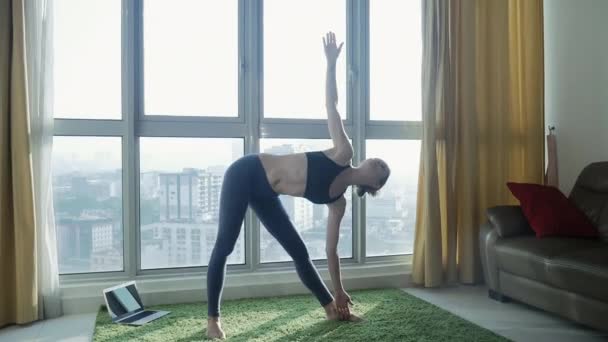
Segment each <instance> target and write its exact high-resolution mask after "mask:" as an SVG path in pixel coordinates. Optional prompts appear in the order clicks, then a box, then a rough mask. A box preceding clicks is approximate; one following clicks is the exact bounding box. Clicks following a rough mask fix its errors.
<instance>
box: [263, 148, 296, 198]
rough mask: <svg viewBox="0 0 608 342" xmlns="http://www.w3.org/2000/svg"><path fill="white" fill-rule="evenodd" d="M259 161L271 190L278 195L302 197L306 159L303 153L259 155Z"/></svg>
mask: <svg viewBox="0 0 608 342" xmlns="http://www.w3.org/2000/svg"><path fill="white" fill-rule="evenodd" d="M259 156H260V161H261V162H262V166H263V167H264V171H265V172H266V179H268V183H270V186H271V187H272V190H274V192H276V193H278V194H282V195H290V196H296V197H302V196H304V191H305V190H306V168H307V166H308V165H307V162H308V161H307V159H306V155H304V153H295V154H288V155H283V156H279V155H272V154H266V153H260V155H259Z"/></svg>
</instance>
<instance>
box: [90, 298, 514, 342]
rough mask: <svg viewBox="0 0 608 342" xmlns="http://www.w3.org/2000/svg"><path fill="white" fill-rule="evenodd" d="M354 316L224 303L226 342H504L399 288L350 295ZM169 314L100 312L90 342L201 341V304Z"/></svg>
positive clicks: (303, 306)
mask: <svg viewBox="0 0 608 342" xmlns="http://www.w3.org/2000/svg"><path fill="white" fill-rule="evenodd" d="M351 297H352V298H353V302H354V303H355V312H357V313H358V314H359V315H361V316H362V317H363V318H364V319H365V321H363V322H359V323H349V322H330V321H326V320H324V312H323V309H322V308H321V307H319V304H318V302H317V301H316V299H315V298H314V297H313V296H312V295H300V296H291V297H275V298H257V299H241V300H233V301H225V302H223V304H222V325H223V327H224V330H225V332H226V336H227V339H226V340H227V341H348V342H355V341H366V342H372V341H381V342H385V341H389V342H390V341H507V340H506V339H505V338H503V337H500V336H498V335H496V334H494V333H492V332H491V331H489V330H486V329H484V328H481V327H479V326H477V325H475V324H473V323H471V322H468V321H466V320H464V319H462V318H460V317H458V316H455V315H453V314H451V313H449V312H447V311H445V310H443V309H440V308H438V307H436V306H434V305H432V304H429V303H427V302H425V301H423V300H421V299H418V298H416V297H414V296H411V295H409V294H407V293H404V292H403V291H401V290H396V289H395V290H365V291H353V292H351ZM152 309H161V310H169V311H171V314H169V315H168V316H165V317H163V318H161V319H159V320H157V321H154V322H152V323H149V324H148V325H145V326H142V327H131V326H126V325H119V324H112V323H111V321H110V317H109V315H108V313H107V312H106V311H104V310H103V309H102V310H101V311H100V312H99V314H98V315H97V322H96V325H95V336H94V341H97V342H102V341H103V342H110V341H111V342H115V341H162V342H169V341H180V342H183V341H201V340H204V339H205V338H204V336H205V333H206V322H207V321H206V316H207V306H206V303H193V304H176V305H159V306H156V307H152Z"/></svg>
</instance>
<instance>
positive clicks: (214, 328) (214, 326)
mask: <svg viewBox="0 0 608 342" xmlns="http://www.w3.org/2000/svg"><path fill="white" fill-rule="evenodd" d="M207 338H209V339H216V338H219V339H220V340H225V339H226V334H225V333H224V330H222V324H221V323H220V319H219V318H208V319H207Z"/></svg>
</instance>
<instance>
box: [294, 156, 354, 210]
mask: <svg viewBox="0 0 608 342" xmlns="http://www.w3.org/2000/svg"><path fill="white" fill-rule="evenodd" d="M305 154H306V159H307V160H308V167H307V170H306V172H307V175H306V190H305V191H304V198H306V199H308V200H309V201H311V202H313V203H317V204H327V203H331V202H335V201H336V200H337V199H338V198H340V197H342V195H343V194H344V192H342V193H341V194H340V195H338V196H336V197H334V198H331V197H329V187H330V186H331V183H332V182H333V181H334V179H336V177H337V176H338V175H339V174H340V173H341V172H342V171H344V170H345V169H347V168H349V167H350V165H346V166H341V165H338V164H337V163H336V162H335V161H333V160H331V159H330V158H329V157H327V155H325V153H323V152H322V151H316V152H306V153H305ZM345 191H346V190H345Z"/></svg>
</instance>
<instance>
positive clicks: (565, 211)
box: [507, 182, 598, 237]
mask: <svg viewBox="0 0 608 342" xmlns="http://www.w3.org/2000/svg"><path fill="white" fill-rule="evenodd" d="M507 186H508V187H509V190H511V193H513V196H515V197H516V198H517V199H518V200H519V202H520V203H521V209H522V211H523V212H524V215H525V216H526V218H527V219H528V223H529V224H530V226H531V227H532V229H534V231H535V232H536V236H537V237H545V236H569V237H597V236H598V231H597V229H596V228H595V227H594V226H593V223H591V221H590V220H589V219H588V218H587V216H585V214H584V213H583V212H582V211H580V210H579V209H578V208H577V207H576V206H575V205H574V204H573V203H572V202H570V200H569V199H568V198H567V197H566V196H564V194H562V192H561V191H559V189H557V188H555V187H552V186H544V185H538V184H526V183H511V182H510V183H507Z"/></svg>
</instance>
